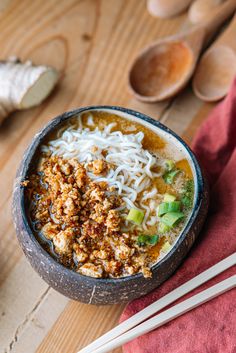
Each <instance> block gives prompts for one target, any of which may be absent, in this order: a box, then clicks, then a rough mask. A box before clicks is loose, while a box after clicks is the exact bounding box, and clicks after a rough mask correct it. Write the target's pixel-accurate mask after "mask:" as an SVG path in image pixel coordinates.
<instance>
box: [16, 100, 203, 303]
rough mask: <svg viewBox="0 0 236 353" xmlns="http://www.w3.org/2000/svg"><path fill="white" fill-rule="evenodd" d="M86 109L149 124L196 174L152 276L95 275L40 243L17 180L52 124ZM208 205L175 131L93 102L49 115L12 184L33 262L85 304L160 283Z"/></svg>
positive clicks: (129, 295) (19, 227)
mask: <svg viewBox="0 0 236 353" xmlns="http://www.w3.org/2000/svg"><path fill="white" fill-rule="evenodd" d="M89 110H105V111H110V112H113V113H115V114H117V115H121V116H122V117H124V118H126V119H132V120H134V121H138V122H139V123H141V124H143V125H145V126H147V127H149V128H150V129H152V130H153V131H155V132H156V133H158V135H160V136H162V137H164V139H166V140H170V141H171V142H172V143H174V145H175V147H176V151H178V152H180V151H181V152H182V153H183V154H184V156H185V158H187V159H188V161H189V163H190V165H191V169H192V172H193V175H194V181H195V197H194V206H193V210H192V213H191V216H190V218H189V220H188V222H187V224H186V226H185V227H184V229H183V230H182V232H181V234H180V235H179V237H178V239H177V241H176V243H175V244H174V246H173V247H172V249H171V250H170V251H169V253H167V254H166V256H165V257H163V258H162V259H161V260H160V261H159V262H157V264H155V265H154V266H153V267H152V270H153V276H152V278H148V279H147V278H144V277H143V275H142V274H136V275H133V276H128V277H124V278H119V279H98V278H92V277H86V276H83V275H81V274H79V273H76V272H74V271H72V270H70V269H68V268H66V267H64V266H62V265H61V264H60V263H58V262H57V261H56V260H54V259H53V258H52V257H51V256H50V255H49V254H48V253H47V252H46V251H45V250H44V249H43V248H42V246H41V245H40V244H39V243H38V241H37V240H36V238H35V236H34V234H33V231H32V229H31V226H30V223H29V220H28V218H27V200H26V196H25V191H24V188H23V187H22V186H21V182H22V181H23V180H25V179H26V178H27V177H28V176H29V175H30V173H31V170H32V168H33V167H34V165H35V162H36V161H37V153H38V149H39V146H40V145H41V144H42V143H43V141H44V139H45V138H46V137H47V136H48V134H49V133H51V132H52V131H53V130H54V129H57V128H58V127H59V125H60V124H62V123H63V122H64V121H65V120H67V119H70V118H71V117H73V116H74V115H76V114H78V113H81V112H85V111H89ZM207 208H208V191H207V184H206V182H205V180H204V178H203V175H202V172H201V170H200V167H199V165H198V162H197V161H196V158H195V157H194V155H193V153H192V152H191V150H190V149H189V147H188V146H187V145H186V144H185V143H184V141H182V140H181V138H180V137H178V136H177V135H176V134H175V133H174V132H172V131H171V130H169V129H168V128H167V127H166V126H164V125H162V124H161V123H159V122H158V121H155V120H153V119H151V118H149V117H148V116H146V115H144V114H141V113H138V112H136V111H132V110H129V109H125V108H119V107H113V106H112V107H110V106H92V107H85V108H81V109H76V110H73V111H70V112H67V113H63V114H62V115H60V116H58V117H56V118H55V119H53V120H52V121H50V122H49V123H48V124H47V125H46V126H45V127H44V128H43V130H42V131H40V132H39V133H38V134H37V135H36V136H35V137H34V139H33V141H32V143H31V144H30V146H29V148H28V149H27V151H26V152H25V154H24V157H23V160H22V162H21V165H20V168H19V170H18V173H17V177H16V180H15V186H14V200H13V218H14V223H15V228H16V233H17V237H18V240H19V243H20V245H21V247H22V249H23V251H24V253H25V255H26V257H27V258H28V260H29V262H30V263H31V265H32V266H33V268H34V269H35V270H36V271H37V272H38V273H39V275H40V276H41V277H42V278H43V279H44V280H45V281H46V282H47V283H48V284H49V285H50V286H51V287H53V288H54V289H56V290H58V291H59V292H61V293H62V294H64V295H66V296H67V297H69V298H72V299H75V300H79V301H81V302H84V303H89V304H114V303H120V302H127V301H129V300H132V299H135V298H138V297H140V296H142V295H144V294H146V293H148V292H150V291H151V290H153V289H154V288H156V287H158V286H159V285H160V284H161V283H162V282H163V281H165V280H166V279H167V278H168V277H170V276H171V274H172V273H173V272H174V271H175V270H176V269H177V267H178V266H179V265H180V264H181V262H182V261H183V260H184V258H185V256H186V255H187V253H188V252H189V250H190V248H191V246H192V245H193V243H194V241H195V239H196V237H197V235H198V234H199V232H200V229H201V227H202V225H203V222H204V219H205V217H206V213H207Z"/></svg>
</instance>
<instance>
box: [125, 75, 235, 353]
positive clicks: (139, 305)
mask: <svg viewBox="0 0 236 353" xmlns="http://www.w3.org/2000/svg"><path fill="white" fill-rule="evenodd" d="M235 147H236V80H235V81H234V83H233V85H232V87H231V90H230V92H229V94H228V96H227V98H226V99H225V100H224V101H223V102H222V103H221V104H220V105H218V106H217V107H216V108H215V109H214V111H213V112H212V113H211V114H210V116H209V118H208V119H207V120H206V121H205V123H203V125H202V126H201V128H200V130H199V131H198V133H197V136H196V138H195V140H194V143H193V150H194V152H195V154H196V156H197V159H198V161H199V162H200V164H201V165H202V166H203V167H204V168H205V170H206V173H207V176H208V179H209V183H210V188H211V202H210V210H209V215H208V217H207V222H206V224H205V226H204V229H203V231H202V232H201V234H200V235H199V238H198V240H197V242H196V243H195V245H194V247H193V248H192V250H191V252H190V253H189V255H188V257H187V259H186V260H185V261H184V263H183V264H182V265H181V266H180V267H179V269H178V270H177V272H176V273H175V274H174V275H173V276H172V277H171V278H170V279H169V280H167V281H166V282H165V283H164V284H163V285H162V286H160V287H159V288H157V289H156V290H154V291H153V292H152V293H150V294H148V295H146V296H145V297H142V298H140V299H137V300H134V301H133V302H131V303H129V304H128V305H127V307H126V308H125V311H124V312H123V314H122V316H121V321H123V320H125V319H127V318H129V317H130V316H132V315H134V314H135V313H136V312H138V311H140V310H141V309H143V308H144V307H146V306H147V305H149V304H151V303H152V302H153V301H155V300H157V299H159V298H160V297H162V296H163V295H165V294H167V293H168V292H170V291H171V290H173V289H174V288H176V287H178V286H180V285H181V284H182V283H184V282H186V281H188V280H189V279H191V278H193V277H194V276H196V275H197V274H199V273H200V272H202V271H204V270H205V269H207V268H208V267H210V266H212V265H214V264H215V263H217V262H218V261H220V260H222V259H223V258H225V257H226V256H228V255H230V254H232V253H233V252H235V251H236V148H235ZM235 273H236V269H235V266H234V267H232V268H231V269H229V270H227V271H225V272H224V273H222V274H221V275H219V276H217V278H216V279H212V280H211V281H209V282H208V283H207V284H205V285H203V286H201V287H200V288H198V289H196V290H195V291H193V292H192V293H191V294H189V295H187V296H185V298H187V297H189V296H191V295H193V294H196V293H197V292H199V291H200V290H202V289H205V288H207V287H209V286H210V285H213V284H215V283H217V282H219V281H220V280H223V279H225V278H227V277H229V276H230V275H233V274H235ZM185 298H184V299H185ZM181 300H182V299H181ZM123 352H124V353H236V290H235V289H233V290H231V291H229V292H227V293H225V294H223V295H221V296H219V297H217V298H215V299H213V300H211V301H210V302H208V303H205V304H203V305H201V306H200V307H198V308H196V309H194V310H192V311H190V312H189V313H187V314H185V315H182V316H181V317H179V318H177V319H175V320H173V321H171V322H169V323H167V324H166V325H164V326H162V327H160V328H158V329H156V330H154V331H152V332H150V333H148V334H146V335H144V336H141V337H139V338H137V339H135V340H133V341H131V342H129V343H127V344H126V345H125V346H124V347H123Z"/></svg>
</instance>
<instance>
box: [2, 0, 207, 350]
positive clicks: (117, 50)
mask: <svg viewBox="0 0 236 353" xmlns="http://www.w3.org/2000/svg"><path fill="white" fill-rule="evenodd" d="M186 26H188V24H187V23H186V21H185V16H184V15H182V16H179V17H177V18H175V19H172V20H158V19H156V18H153V17H151V16H150V15H149V14H148V12H147V11H146V8H145V0H139V1H137V0H119V1H118V0H61V1H57V0H48V1H41V0H34V1H31V0H12V1H11V0H4V2H3V3H2V4H1V6H0V33H1V36H0V46H1V59H4V58H7V57H8V56H9V55H13V54H14V55H18V56H19V57H21V58H22V59H29V58H30V59H32V60H33V61H34V62H35V63H39V64H47V65H52V66H54V67H56V68H57V69H58V70H60V72H61V80H60V83H59V85H58V87H57V88H56V90H55V91H54V93H53V94H52V95H51V96H50V97H49V98H48V99H47V100H46V101H45V102H44V103H43V104H42V105H40V106H39V107H37V108H34V109H31V110H29V111H25V112H16V113H14V114H12V115H11V116H10V117H9V118H8V119H6V121H5V122H4V123H3V125H2V126H1V128H0V221H1V229H0V268H1V272H0V296H2V298H3V293H11V295H10V294H9V295H7V296H6V295H5V296H4V301H3V300H2V298H0V301H1V300H2V306H0V327H1V330H0V331H1V334H2V337H4V344H3V341H1V344H0V353H3V352H11V353H12V352H15V353H17V352H19V353H22V352H23V351H24V352H26V353H31V352H32V353H33V352H35V351H37V353H49V352H50V353H51V352H55V353H62V352H63V353H73V352H76V351H77V350H78V349H79V348H81V347H82V346H84V345H85V344H87V343H89V342H90V341H91V340H93V339H94V338H95V337H97V336H99V335H101V334H102V333H103V332H105V331H107V330H108V329H110V328H111V327H113V326H114V325H115V324H116V323H117V321H118V318H119V316H120V313H121V311H122V310H123V306H122V305H116V306H112V307H95V306H88V305H84V304H81V303H76V302H72V301H71V302H69V303H68V305H67V306H66V304H67V302H68V301H67V299H65V300H61V299H59V296H60V295H59V294H58V296H57V295H56V294H53V292H52V290H51V289H49V288H48V286H47V285H45V283H43V282H42V281H41V280H40V279H39V278H38V276H37V275H36V274H35V273H34V272H33V270H32V269H31V268H29V267H28V265H27V264H26V262H25V260H22V252H21V250H20V248H19V245H18V243H17V240H16V236H15V231H14V229H13V226H12V221H11V193H12V185H13V181H14V176H15V173H16V169H17V166H18V164H19V162H20V159H21V156H22V154H23V152H24V150H25V148H26V146H27V145H28V143H29V142H30V140H31V139H32V137H33V135H34V134H35V133H36V132H37V131H38V130H39V129H40V128H41V127H42V126H43V125H44V124H45V123H46V122H47V121H49V120H50V119H51V118H52V117H54V116H56V115H57V114H59V113H61V112H63V111H66V110H70V109H72V108H75V107H79V106H83V105H93V104H110V105H112V104H114V105H120V106H125V107H130V108H133V109H136V110H139V111H142V112H144V113H146V114H148V115H151V116H152V117H154V118H155V119H161V120H162V121H163V122H164V123H165V124H167V125H168V126H169V127H171V128H172V129H174V130H175V131H176V132H178V133H179V134H182V135H183V136H184V138H185V140H187V141H188V142H189V141H191V139H192V136H193V134H194V132H195V130H196V128H197V127H198V126H199V124H200V122H201V121H203V120H204V118H205V116H206V114H207V113H208V111H209V110H210V109H211V107H212V106H211V105H203V104H202V103H201V102H200V101H199V100H198V99H197V98H195V97H194V96H193V94H192V92H191V90H190V89H189V88H187V89H186V90H185V91H184V92H183V93H182V94H181V95H180V96H179V97H178V98H177V99H175V100H173V101H167V102H164V103H160V104H152V105H147V104H144V103H140V102H138V101H136V100H135V99H134V98H133V97H132V95H131V94H130V92H129V91H128V88H127V72H128V68H129V65H130V63H131V62H132V59H133V58H134V56H135V55H136V54H137V52H138V51H139V50H140V49H141V48H143V47H145V46H146V45H147V44H149V43H150V42H152V41H154V40H156V39H157V38H160V37H163V36H166V35H170V34H174V33H176V32H177V31H179V30H181V28H183V27H186ZM21 277H22V278H21ZM16 279H18V280H16ZM26 283H28V285H26ZM21 284H22V288H21V290H20V291H19V290H18V287H19V286H21ZM31 288H32V290H31ZM36 289H37V290H36ZM14 290H15V292H16V293H19V295H16V296H15V298H14V310H13V309H12V305H13V303H12V299H11V298H12V296H13V297H14V295H13V294H14ZM9 291H10V292H9ZM53 301H55V302H53ZM55 303H57V305H56V304H55ZM65 306H66V308H65V310H63V309H64V307H65ZM35 307H36V308H37V310H34V308H35ZM50 307H51V310H50ZM60 312H61V315H60V316H59V318H58V315H59V314H60ZM35 323H36V324H35ZM37 323H38V324H37ZM15 333H17V339H15ZM35 337H37V339H36V338H35ZM37 347H38V349H37ZM120 351H121V350H120V349H118V350H116V351H114V352H116V353H118V352H120Z"/></svg>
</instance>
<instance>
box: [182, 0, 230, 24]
mask: <svg viewBox="0 0 236 353" xmlns="http://www.w3.org/2000/svg"><path fill="white" fill-rule="evenodd" d="M224 2H225V0H196V1H194V3H193V4H192V5H191V6H190V8H189V11H188V17H189V19H190V21H191V22H192V23H200V22H203V21H205V20H206V19H207V18H209V16H213V15H214V13H215V12H216V11H217V10H218V9H219V8H220V7H221V6H222V4H223V3H224Z"/></svg>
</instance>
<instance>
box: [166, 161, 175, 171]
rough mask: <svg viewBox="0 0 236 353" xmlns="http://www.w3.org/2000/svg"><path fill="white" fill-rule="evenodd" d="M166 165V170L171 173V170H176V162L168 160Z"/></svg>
mask: <svg viewBox="0 0 236 353" xmlns="http://www.w3.org/2000/svg"><path fill="white" fill-rule="evenodd" d="M165 165H166V169H167V170H168V171H170V170H172V169H173V168H175V162H174V161H172V160H171V159H167V160H166V161H165Z"/></svg>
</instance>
